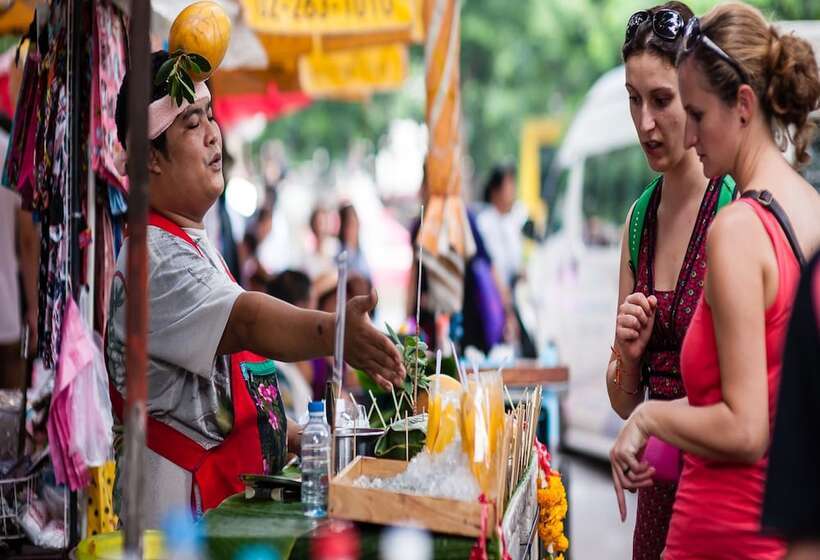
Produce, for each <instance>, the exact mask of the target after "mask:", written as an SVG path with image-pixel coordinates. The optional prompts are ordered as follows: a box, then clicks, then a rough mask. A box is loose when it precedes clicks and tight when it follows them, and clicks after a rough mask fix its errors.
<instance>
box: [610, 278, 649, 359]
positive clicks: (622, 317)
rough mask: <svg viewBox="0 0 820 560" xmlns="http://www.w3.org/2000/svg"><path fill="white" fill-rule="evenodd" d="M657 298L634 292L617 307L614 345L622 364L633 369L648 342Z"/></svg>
mask: <svg viewBox="0 0 820 560" xmlns="http://www.w3.org/2000/svg"><path fill="white" fill-rule="evenodd" d="M657 308H658V299H657V298H656V297H655V296H649V297H646V295H644V294H642V293H640V292H635V293H634V294H629V295H628V296H626V299H624V302H623V303H622V304H621V306H620V307H619V308H618V318H617V320H616V323H615V345H616V347H617V348H618V350H619V351H620V353H621V359H622V360H623V363H624V365H625V366H626V367H627V368H628V369H629V370H630V371H634V370H635V369H637V366H638V364H640V361H641V358H642V357H643V354H644V352H645V351H646V346H647V345H648V344H649V337H650V336H651V335H652V328H653V327H654V325H655V310H656V309H657Z"/></svg>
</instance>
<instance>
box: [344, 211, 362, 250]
mask: <svg viewBox="0 0 820 560" xmlns="http://www.w3.org/2000/svg"><path fill="white" fill-rule="evenodd" d="M353 218H356V219H357V220H358V219H359V216H358V215H357V214H356V208H354V207H353V205H352V204H345V205H344V206H342V207H341V208H339V242H340V243H342V245H344V244H345V243H346V242H347V240H346V239H345V230H346V229H347V223H348V222H349V221H350V220H352V219H353ZM356 242H357V243H358V239H357V240H356Z"/></svg>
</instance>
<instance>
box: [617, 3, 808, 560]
mask: <svg viewBox="0 0 820 560" xmlns="http://www.w3.org/2000/svg"><path fill="white" fill-rule="evenodd" d="M681 50H682V52H681V53H680V56H679V81H680V90H681V96H682V99H683V102H684V107H685V109H686V112H687V124H686V145H687V146H693V147H694V148H695V150H696V151H697V153H698V155H699V156H700V159H701V162H702V163H703V166H704V175H706V176H707V177H713V176H717V175H722V174H727V173H728V174H731V175H732V176H733V177H735V179H736V180H737V183H738V186H739V188H740V190H741V192H743V199H742V200H740V201H737V202H735V203H733V204H732V205H730V206H729V207H728V208H726V209H725V210H723V211H722V212H721V213H720V214H719V215H718V216H717V217H716V218H715V220H714V221H713V223H712V225H711V226H710V229H709V234H708V239H707V242H706V264H707V272H706V276H705V280H704V291H703V296H702V297H701V299H700V301H699V302H698V305H697V308H696V310H695V313H694V316H693V317H692V321H691V324H690V326H689V329H688V331H687V334H686V338H685V339H684V343H683V348H682V353H681V373H682V376H683V382H684V385H685V387H686V392H687V398H685V399H680V400H677V401H672V402H661V401H647V402H645V403H643V404H641V405H640V406H638V407H637V408H636V409H635V411H634V412H633V414H632V415H631V416H630V418H629V420H628V421H627V423H626V424H625V425H624V428H623V429H622V430H621V433H620V435H619V436H618V439H617V441H616V442H615V445H614V447H613V449H612V453H611V457H612V462H613V469H612V472H613V481H614V483H615V489H616V494H617V495H618V499H619V505H620V506H621V510H622V515H623V511H624V506H623V489H624V488H631V487H634V485H635V484H636V481H641V480H644V479H645V478H646V476H647V474H648V473H651V470H650V469H651V466H650V465H649V464H648V463H647V462H646V461H643V460H642V459H641V455H642V452H643V449H644V446H645V445H646V442H647V439H648V438H649V437H650V436H655V437H658V438H660V439H661V440H664V441H666V442H668V443H670V444H671V445H674V446H676V447H679V448H680V449H682V450H683V451H684V467H683V474H682V475H681V479H680V483H679V486H678V492H677V495H676V498H675V505H674V510H673V515H672V521H671V524H670V528H669V533H668V536H667V540H666V549H665V551H664V554H663V558H664V560H669V559H672V560H675V559H680V558H726V559H729V558H732V559H734V558H744V559H758V558H759V559H771V558H781V557H782V556H783V555H784V554H785V547H784V545H783V542H782V541H781V540H779V539H778V538H777V537H775V536H772V535H765V534H763V533H762V531H761V528H760V513H761V505H762V499H763V488H764V483H765V472H766V464H767V453H768V448H769V433H770V429H771V424H772V420H773V418H774V407H775V402H776V396H777V388H778V382H779V376H780V367H781V363H782V352H783V338H784V334H785V329H786V326H787V322H788V318H789V315H790V312H791V306H792V300H793V297H794V293H795V288H796V284H797V279H798V277H799V273H800V264H799V258H800V255H801V248H802V249H803V250H804V251H805V252H809V251H811V252H813V251H814V250H816V249H817V247H818V246H820V223H818V220H817V216H818V215H820V197H818V196H817V193H816V192H815V191H814V189H813V188H812V187H811V185H809V184H808V183H807V182H806V181H805V180H804V179H803V178H802V177H800V175H799V174H798V173H797V172H796V171H795V170H794V169H793V168H792V167H791V166H790V165H789V163H788V161H787V160H786V159H785V158H784V157H783V154H782V152H781V150H780V148H779V144H778V143H777V142H776V141H775V131H777V130H786V129H787V127H789V126H792V127H793V131H794V134H793V136H792V138H791V139H792V141H793V144H794V148H795V154H796V160H797V162H798V163H803V162H804V161H805V160H806V159H807V157H806V147H807V144H808V142H809V140H810V129H809V127H807V126H806V123H807V119H808V115H809V113H810V112H811V111H812V110H814V109H815V108H817V107H818V104H820V79H818V73H817V62H816V61H815V59H814V55H813V53H812V51H811V48H810V47H809V46H808V44H807V43H806V42H805V41H803V40H801V39H798V38H796V37H794V36H791V35H789V36H785V35H784V36H781V35H779V34H778V32H777V31H776V30H775V29H774V28H772V27H771V26H770V25H769V24H768V23H767V22H766V21H765V19H764V18H763V17H762V15H761V14H760V12H759V11H757V10H756V9H754V8H751V7H749V6H746V5H743V4H727V5H722V6H718V7H716V8H714V9H713V10H712V11H711V12H710V13H709V14H707V15H706V16H705V17H704V18H703V19H702V20H698V18H693V19H692V20H690V23H689V24H688V25H687V28H686V32H685V35H684V40H683V44H682V49H681ZM756 191H769V192H768V193H763V194H759V193H758V194H759V196H753V195H755V193H756ZM761 200H762V202H761ZM771 200H774V201H775V202H774V203H770V201H771ZM778 203H779V204H778ZM773 209H780V210H781V211H780V212H779V213H780V214H781V217H780V218H778V217H776V215H775V214H776V213H775V212H774V211H773ZM786 216H787V218H785V219H784V217H786ZM789 222H790V224H791V225H789ZM781 224H783V225H781ZM642 328H645V327H642V326H641V325H640V324H636V325H635V329H634V330H635V335H636V336H640V335H641V329H642Z"/></svg>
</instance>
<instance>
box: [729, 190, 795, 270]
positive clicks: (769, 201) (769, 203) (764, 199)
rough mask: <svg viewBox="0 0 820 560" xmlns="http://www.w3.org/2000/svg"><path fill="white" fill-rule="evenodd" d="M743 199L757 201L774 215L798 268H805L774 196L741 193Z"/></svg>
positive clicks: (751, 192) (765, 193)
mask: <svg viewBox="0 0 820 560" xmlns="http://www.w3.org/2000/svg"><path fill="white" fill-rule="evenodd" d="M743 198H752V199H754V200H756V201H758V202H759V203H760V205H761V206H763V208H765V209H766V210H768V211H769V212H771V213H772V214H774V217H775V218H776V219H777V222H778V223H779V224H780V227H781V228H782V229H783V233H785V234H786V239H788V240H789V245H791V247H792V251H794V255H795V256H796V257H797V261H798V262H799V263H800V268H803V267H805V266H806V257H805V256H803V251H802V250H801V249H800V245H799V244H798V243H797V236H796V235H795V234H794V230H793V229H792V224H791V222H790V221H789V217H788V216H787V215H786V212H785V211H784V210H783V207H782V206H780V204H779V203H778V202H777V200H775V198H774V196H772V193H770V192H769V191H746V192H745V193H743Z"/></svg>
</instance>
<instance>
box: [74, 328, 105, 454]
mask: <svg viewBox="0 0 820 560" xmlns="http://www.w3.org/2000/svg"><path fill="white" fill-rule="evenodd" d="M88 334H89V336H93V340H94V348H93V350H92V354H93V357H92V360H91V362H90V363H89V364H88V367H87V368H86V370H85V371H84V372H83V373H82V374H80V375H78V376H77V378H76V379H75V380H74V387H73V389H72V399H71V401H72V402H71V412H72V414H71V416H72V418H71V423H72V429H73V437H72V441H73V445H74V447H75V449H76V450H77V451H78V452H79V453H80V455H81V456H82V458H83V459H84V460H85V464H86V465H87V466H89V467H101V466H102V465H104V464H105V462H106V461H108V460H110V459H112V445H113V441H114V433H113V431H112V426H113V424H114V418H113V417H112V415H111V397H110V396H109V393H108V372H107V370H106V369H105V358H104V355H103V341H102V337H100V335H99V334H97V333H93V335H92V333H90V332H89V333H88Z"/></svg>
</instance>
